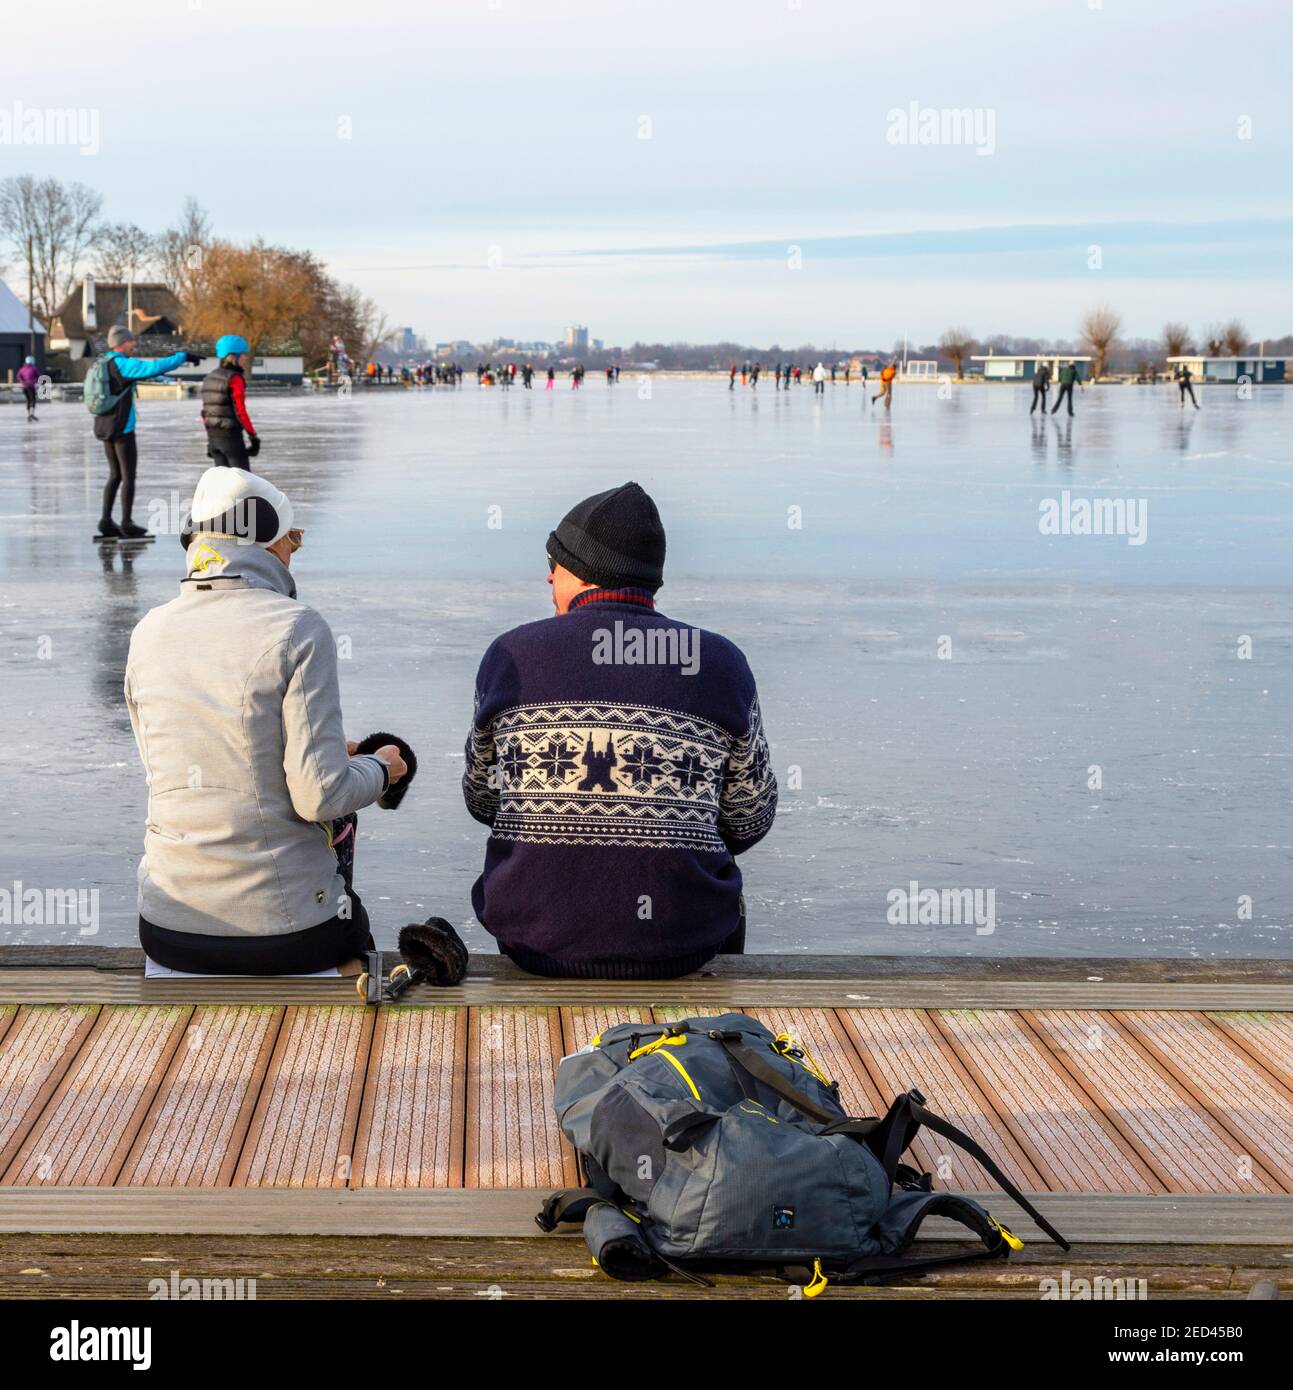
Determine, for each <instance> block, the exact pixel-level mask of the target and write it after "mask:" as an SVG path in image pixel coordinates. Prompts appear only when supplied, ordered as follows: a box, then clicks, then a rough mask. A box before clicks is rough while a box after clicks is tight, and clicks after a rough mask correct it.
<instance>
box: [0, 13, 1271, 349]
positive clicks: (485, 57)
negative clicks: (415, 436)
mask: <svg viewBox="0 0 1293 1390" xmlns="http://www.w3.org/2000/svg"><path fill="white" fill-rule="evenodd" d="M76 12H77V6H76V5H75V4H72V3H69V0H52V3H49V4H46V5H43V6H40V7H30V6H24V7H19V8H18V9H17V10H16V11H15V13H13V14H12V15H8V16H6V21H5V44H4V48H3V51H0V75H3V78H4V87H5V90H6V91H7V92H9V93H11V94H12V104H13V108H14V110H17V109H18V104H19V103H21V106H22V108H23V109H26V110H37V111H41V110H44V111H46V112H52V111H54V110H56V109H64V108H74V109H76V110H78V111H81V112H83V113H84V114H86V116H87V120H86V121H84V122H82V123H81V125H80V126H78V127H76V128H77V129H84V130H85V131H89V130H91V129H92V130H93V140H92V141H91V140H88V139H84V138H83V139H81V140H80V142H79V144H78V143H77V142H74V141H68V143H65V144H50V143H41V142H40V140H39V139H38V140H35V141H34V142H32V141H25V140H24V139H23V137H22V133H21V131H12V130H11V131H9V132H8V135H7V136H6V135H5V132H4V130H3V129H0V175H4V174H9V173H24V172H30V173H35V174H38V175H48V174H53V175H56V176H58V177H60V178H63V179H79V180H82V181H84V182H86V183H88V184H90V185H92V186H93V187H95V188H97V189H98V190H100V191H101V192H102V193H103V194H104V195H105V209H104V211H105V214H106V215H107V216H108V217H109V218H111V219H113V220H116V221H132V222H137V223H139V224H140V225H142V226H145V227H148V228H150V229H160V228H161V227H163V226H165V225H167V224H168V223H170V222H172V221H173V220H174V218H175V216H176V214H177V212H178V210H179V207H180V204H181V203H182V201H183V199H184V197H185V196H186V195H188V194H192V195H194V196H195V197H197V198H198V200H199V201H200V202H201V203H202V204H203V205H204V206H205V207H206V208H207V209H208V211H209V213H210V215H211V220H212V223H213V226H214V229H215V231H216V233H217V234H218V235H222V236H226V237H229V238H232V239H235V240H239V241H246V240H249V239H252V238H254V237H257V236H264V237H265V238H266V239H267V240H269V241H271V242H276V243H280V244H283V245H287V246H293V247H301V248H308V249H311V250H313V251H315V252H316V253H317V254H319V255H320V256H321V257H322V258H323V259H324V260H325V261H326V262H327V264H328V266H329V268H330V269H331V271H332V272H333V273H334V274H335V275H337V276H338V277H339V278H341V279H343V280H346V281H349V282H352V283H354V284H356V285H357V286H358V287H359V288H360V289H362V290H363V291H364V293H366V294H368V295H370V296H372V297H373V298H374V299H376V300H377V301H378V302H379V303H380V305H381V306H382V308H383V310H384V311H385V312H386V314H387V317H388V319H389V320H390V322H392V323H396V324H407V325H411V326H412V327H413V328H414V330H415V332H417V333H418V334H420V335H423V336H425V337H427V338H437V339H440V340H444V339H448V338H457V337H464V338H470V339H472V340H474V341H488V340H489V339H491V338H495V337H500V336H512V337H520V338H522V339H536V340H539V339H542V340H551V339H552V338H553V335H554V334H556V333H557V332H559V331H560V329H561V327H562V326H563V325H568V324H585V323H587V324H592V325H595V328H596V331H597V333H598V335H599V336H600V337H601V338H602V339H603V340H604V341H605V342H619V343H629V342H631V341H633V340H634V339H638V340H641V341H660V340H664V341H668V340H671V339H685V340H690V341H693V342H701V341H714V340H716V339H722V338H732V339H736V340H744V341H751V342H773V341H780V342H783V343H787V344H789V343H800V342H817V343H823V344H825V343H830V342H833V341H834V342H839V343H840V344H846V343H856V342H877V343H885V342H892V341H895V340H897V339H899V338H901V336H902V334H903V333H904V331H905V332H907V333H908V334H910V335H911V336H912V337H913V338H917V339H922V340H924V341H932V340H933V339H935V338H936V337H937V336H938V334H939V333H940V332H941V331H942V330H943V329H944V328H946V327H949V326H951V325H953V324H956V325H962V324H963V325H964V326H966V327H968V328H969V329H971V330H972V331H973V332H974V333H975V334H977V335H979V336H987V335H990V334H993V333H1007V334H1037V335H1039V336H1047V337H1072V336H1074V335H1076V333H1077V331H1078V324H1079V321H1080V319H1081V317H1082V315H1083V314H1084V313H1085V312H1086V311H1087V310H1088V309H1090V308H1091V307H1093V306H1094V305H1096V304H1099V303H1104V302H1107V303H1109V304H1111V305H1112V306H1113V307H1115V308H1116V309H1117V310H1118V311H1119V312H1120V313H1121V315H1122V318H1123V324H1124V329H1125V331H1126V332H1127V333H1128V334H1129V335H1131V336H1146V337H1148V336H1151V335H1153V334H1155V333H1157V332H1158V331H1159V329H1160V328H1161V327H1162V324H1163V322H1164V320H1166V319H1183V320H1185V321H1186V322H1188V323H1189V324H1190V325H1191V327H1192V328H1193V329H1194V330H1195V332H1196V333H1197V332H1200V331H1201V330H1202V328H1203V327H1204V326H1205V324H1207V323H1209V322H1212V321H1214V320H1218V319H1228V318H1232V317H1238V318H1240V319H1242V320H1243V321H1244V322H1245V324H1246V325H1247V326H1248V328H1249V331H1250V332H1251V333H1252V334H1253V335H1254V336H1258V337H1260V336H1274V335H1279V334H1282V333H1285V332H1288V331H1290V329H1293V269H1291V268H1290V266H1289V263H1288V256H1287V253H1286V247H1287V244H1288V242H1289V233H1290V230H1293V198H1291V195H1290V193H1289V190H1288V180H1287V176H1286V171H1287V169H1288V168H1289V167H1290V165H1291V164H1293V158H1291V156H1293V130H1291V129H1290V127H1289V123H1288V121H1287V118H1286V117H1287V96H1286V84H1287V78H1286V74H1285V71H1284V68H1285V61H1284V51H1285V46H1284V45H1282V44H1281V43H1279V42H1263V41H1262V39H1261V35H1262V33H1263V31H1267V30H1269V31H1270V32H1272V33H1278V32H1280V26H1281V25H1282V24H1283V21H1284V11H1283V9H1282V7H1277V6H1276V4H1275V3H1274V0H1256V3H1254V4H1253V5H1251V6H1250V7H1249V8H1248V9H1247V10H1246V11H1245V13H1244V16H1243V22H1242V23H1238V22H1236V20H1235V16H1234V15H1233V13H1231V12H1228V11H1226V10H1224V9H1220V8H1217V7H1215V6H1213V5H1210V4H1204V3H1202V2H1201V0H1183V3H1181V4H1178V5H1176V6H1175V7H1174V8H1173V9H1172V10H1171V12H1170V16H1165V14H1164V12H1163V11H1162V10H1161V9H1160V8H1158V7H1153V6H1148V5H1136V6H1133V5H1128V4H1125V3H1122V0H1103V3H1098V2H1097V3H1091V0H1042V2H1041V3H1037V2H1036V0H1033V2H1032V3H1028V2H1027V0H994V3H991V4H989V5H988V6H987V7H986V9H985V7H984V6H980V7H966V6H964V5H961V4H959V3H952V0H927V3H926V4H924V5H921V6H918V7H914V8H912V9H908V10H904V11H903V12H902V13H901V14H900V15H899V14H896V13H894V14H890V15H888V16H887V17H885V18H884V19H883V20H881V21H880V22H877V20H876V16H875V15H874V14H873V13H872V12H871V11H869V10H868V9H867V8H866V7H863V6H857V5H855V4H851V3H845V0H802V3H794V4H792V3H789V2H788V0H741V2H740V3H737V0H711V2H710V3H709V4H707V5H705V6H695V5H686V4H682V3H679V0H653V3H652V4H651V5H650V6H647V7H643V6H640V5H631V4H629V3H627V0H527V3H525V4H521V3H519V0H500V3H499V4H497V5H491V4H486V3H480V4H478V5H458V6H430V7H422V8H413V9H411V8H409V7H406V6H403V5H399V4H396V3H394V0H370V3H369V5H367V6H366V7H365V8H364V10H363V12H362V14H361V13H359V12H357V11H356V10H355V8H354V6H353V5H351V4H349V3H341V0H316V3H314V4H312V5H311V7H310V9H309V11H308V22H304V20H303V14H304V13H305V12H303V11H301V10H300V8H299V7H298V6H296V5H295V4H290V5H289V4H287V3H286V2H285V0H263V3H262V4H260V5H259V6H257V9H256V12H255V15H254V17H253V16H251V15H250V14H249V13H248V12H246V11H244V10H242V9H240V8H238V7H230V6H221V5H215V4H201V5H198V6H196V7H189V6H181V7H178V8H175V9H174V10H172V11H168V12H167V19H166V23H165V24H163V25H157V26H155V27H152V28H150V29H149V30H148V34H147V45H146V54H147V62H146V64H145V68H146V70H147V71H153V72H162V73H168V74H173V73H193V74H195V75H196V77H197V80H198V82H199V83H202V82H205V76H204V75H206V74H219V81H218V83H217V82H213V83H212V84H211V87H210V90H203V89H202V88H201V86H199V89H198V90H195V91H194V92H192V93H189V94H186V97H185V100H184V102H183V103H182V109H181V110H180V111H178V112H176V113H173V114H167V113H165V112H164V111H163V110H162V106H163V105H164V103H162V102H161V101H160V98H158V99H153V98H152V97H149V98H148V99H144V100H141V96H140V79H139V78H138V76H137V75H136V73H137V68H138V61H137V60H138V58H139V53H140V52H141V51H142V50H141V49H140V47H139V45H140V37H139V35H138V34H137V33H135V32H134V31H132V30H131V29H130V28H129V27H128V26H126V27H122V26H112V25H97V24H94V25H91V24H82V23H76V22H69V23H67V24H61V23H59V16H60V15H63V14H66V15H67V16H69V18H72V17H74V16H75V14H76ZM989 12H990V13H989ZM51 24H58V42H57V45H56V48H55V49H54V50H51V48H50V33H51ZM195 53H197V54H198V55H199V57H200V61H197V62H196V63H195V57H194V55H195ZM55 54H56V56H55ZM123 73H128V74H132V76H131V78H130V80H129V81H123V80H122V74H123ZM91 116H92V117H93V120H92V121H90V120H89V119H88V118H89V117H91ZM47 124H49V123H47ZM41 138H42V139H43V138H46V137H44V136H42V137H41ZM82 149H84V150H85V151H86V152H85V153H82Z"/></svg>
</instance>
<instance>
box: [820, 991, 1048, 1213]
mask: <svg viewBox="0 0 1293 1390" xmlns="http://www.w3.org/2000/svg"><path fill="white" fill-rule="evenodd" d="M838 1016H839V1018H840V1021H841V1022H842V1023H843V1024H844V1027H845V1028H846V1029H847V1031H848V1034H849V1037H850V1039H851V1040H852V1042H853V1046H854V1047H855V1048H856V1049H857V1052H858V1054H859V1056H860V1057H861V1058H862V1061H863V1063H864V1064H865V1066H866V1069H867V1071H868V1072H869V1073H870V1076H871V1079H872V1081H873V1082H874V1083H875V1086H876V1089H877V1090H878V1091H879V1092H880V1094H881V1096H882V1097H884V1106H885V1108H887V1107H888V1104H889V1102H890V1101H891V1100H892V1099H893V1097H894V1096H897V1095H901V1094H902V1093H903V1092H905V1091H909V1090H910V1089H911V1088H912V1087H913V1086H914V1087H915V1088H916V1089H917V1090H918V1091H920V1092H921V1094H922V1095H923V1096H924V1097H925V1099H926V1101H927V1102H928V1105H929V1109H930V1110H932V1111H933V1112H934V1113H935V1114H936V1115H941V1116H942V1117H943V1118H944V1119H945V1120H949V1121H950V1122H951V1123H952V1124H954V1125H956V1127H957V1128H958V1129H961V1130H964V1131H965V1133H966V1134H968V1135H970V1136H971V1138H974V1139H977V1140H978V1141H979V1143H980V1144H982V1145H983V1147H984V1148H985V1149H986V1150H987V1151H988V1152H989V1153H990V1154H991V1155H992V1156H993V1158H994V1159H996V1161H997V1163H998V1164H999V1165H1000V1167H1001V1169H1002V1171H1003V1172H1004V1173H1005V1174H1006V1175H1007V1176H1008V1177H1009V1178H1010V1179H1011V1180H1012V1181H1013V1182H1014V1183H1015V1185H1016V1186H1017V1187H1019V1188H1021V1189H1023V1190H1033V1191H1044V1190H1046V1183H1045V1181H1044V1179H1043V1178H1042V1176H1041V1174H1040V1173H1039V1172H1038V1171H1037V1169H1036V1167H1035V1166H1034V1164H1033V1163H1032V1162H1031V1160H1030V1159H1029V1158H1028V1156H1027V1155H1026V1154H1025V1153H1024V1151H1023V1149H1022V1148H1021V1147H1020V1146H1019V1144H1018V1143H1017V1141H1016V1140H1015V1137H1014V1135H1013V1134H1011V1132H1010V1130H1009V1129H1008V1128H1007V1127H1006V1126H1005V1125H1004V1124H1003V1123H1002V1121H1001V1117H1000V1116H999V1115H998V1114H997V1112H996V1109H995V1108H994V1107H993V1105H992V1102H991V1100H990V1099H989V1097H988V1096H986V1095H985V1094H984V1093H983V1091H982V1090H981V1089H980V1088H979V1086H978V1085H977V1084H976V1083H975V1081H974V1080H973V1078H972V1077H971V1076H970V1075H969V1073H968V1072H966V1070H965V1068H964V1067H963V1066H962V1065H961V1062H960V1059H959V1058H958V1057H957V1056H956V1054H955V1053H954V1052H953V1051H952V1049H951V1048H950V1047H948V1046H947V1045H946V1043H944V1041H943V1038H942V1035H941V1034H940V1033H939V1031H938V1029H937V1028H936V1027H935V1026H934V1025H933V1024H932V1023H931V1022H930V1020H929V1018H928V1016H927V1015H926V1014H925V1013H924V1011H923V1010H917V1009H841V1010H840V1011H839V1015H838ZM912 1151H913V1153H914V1155H915V1157H916V1160H917V1161H918V1162H919V1163H920V1164H921V1166H922V1167H924V1168H926V1169H928V1170H929V1171H930V1172H931V1173H933V1175H934V1178H935V1180H936V1182H937V1184H938V1186H940V1187H950V1188H956V1189H958V1190H961V1191H964V1190H965V1189H967V1188H971V1187H975V1188H991V1187H993V1186H994V1183H993V1180H992V1178H991V1176H990V1175H989V1174H987V1173H986V1172H984V1170H983V1169H982V1168H981V1167H980V1166H979V1164H978V1163H977V1162H976V1161H975V1160H974V1159H972V1158H971V1157H970V1156H969V1155H968V1154H966V1153H964V1152H963V1151H962V1150H961V1149H959V1148H957V1147H956V1146H955V1145H953V1144H950V1143H948V1142H947V1141H946V1140H945V1139H941V1138H939V1137H938V1136H937V1135H934V1134H932V1133H931V1132H929V1131H928V1130H926V1131H923V1132H922V1133H921V1134H920V1135H919V1136H918V1137H917V1139H916V1141H915V1143H914V1144H913V1145H912ZM998 1200H999V1198H998Z"/></svg>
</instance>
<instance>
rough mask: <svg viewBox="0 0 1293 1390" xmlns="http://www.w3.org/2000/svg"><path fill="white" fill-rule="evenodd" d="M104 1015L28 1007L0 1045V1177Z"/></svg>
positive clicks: (86, 1007) (88, 1008)
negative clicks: (96, 1021) (96, 1023)
mask: <svg viewBox="0 0 1293 1390" xmlns="http://www.w3.org/2000/svg"><path fill="white" fill-rule="evenodd" d="M98 1016H99V1008H98V1005H97V1004H76V1005H72V1006H70V1007H69V1006H66V1005H64V1006H62V1007H55V1006H54V1005H51V1004H38V1005H35V1006H31V1005H24V1006H23V1007H22V1008H20V1009H17V1010H15V1012H14V1013H13V1015H12V1017H11V1018H10V1019H9V1026H8V1029H7V1031H6V1032H5V1035H4V1039H3V1042H0V1176H2V1175H3V1174H4V1173H5V1171H6V1170H7V1169H8V1167H9V1165H10V1164H11V1163H12V1162H13V1158H14V1155H15V1154H16V1153H17V1152H18V1150H19V1148H21V1146H22V1142H23V1140H24V1139H25V1138H26V1137H27V1135H28V1133H29V1132H30V1131H31V1127H32V1126H33V1125H34V1124H35V1123H36V1120H37V1118H38V1117H39V1115H40V1114H41V1112H42V1111H43V1110H44V1108H45V1106H46V1104H47V1103H48V1101H49V1098H50V1096H51V1095H53V1093H54V1091H55V1089H56V1088H57V1086H58V1084H59V1082H60V1081H62V1079H63V1076H64V1074H65V1073H66V1071H67V1068H68V1067H69V1066H70V1065H71V1063H72V1059H73V1058H74V1057H75V1056H76V1054H77V1052H78V1051H79V1050H80V1048H81V1047H82V1046H83V1044H84V1043H85V1040H86V1038H87V1037H89V1035H90V1030H91V1028H93V1027H94V1021H95V1019H96V1018H97V1017H98Z"/></svg>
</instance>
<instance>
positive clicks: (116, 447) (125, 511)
mask: <svg viewBox="0 0 1293 1390" xmlns="http://www.w3.org/2000/svg"><path fill="white" fill-rule="evenodd" d="M103 452H104V454H105V455H106V456H107V459H108V482H107V485H106V486H105V487H104V489H103V512H102V516H103V519H104V520H105V521H108V520H110V519H111V517H112V508H113V506H114V504H115V503H116V500H117V489H118V488H120V489H121V520H122V522H123V523H124V522H127V521H129V520H130V519H131V518H130V514H131V512H132V511H133V510H134V506H135V469H136V467H137V466H138V464H139V450H138V448H137V447H136V445H135V436H134V434H133V432H132V433H130V434H119V435H117V437H116V438H115V439H105V440H104V441H103Z"/></svg>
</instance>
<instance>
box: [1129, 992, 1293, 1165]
mask: <svg viewBox="0 0 1293 1390" xmlns="http://www.w3.org/2000/svg"><path fill="white" fill-rule="evenodd" d="M1119 1022H1120V1023H1121V1024H1122V1025H1123V1027H1125V1028H1126V1029H1128V1031H1130V1032H1131V1033H1132V1034H1134V1035H1135V1037H1136V1038H1137V1039H1138V1040H1139V1042H1140V1043H1141V1045H1142V1046H1143V1047H1144V1048H1145V1049H1146V1051H1148V1052H1149V1053H1150V1055H1151V1056H1152V1057H1153V1058H1154V1059H1155V1061H1157V1062H1158V1064H1159V1066H1160V1067H1162V1068H1163V1070H1164V1071H1165V1072H1167V1073H1168V1074H1169V1075H1170V1076H1171V1077H1172V1079H1173V1080H1174V1081H1175V1082H1176V1084H1177V1086H1178V1087H1179V1088H1180V1089H1181V1090H1182V1091H1184V1092H1185V1094H1186V1095H1188V1096H1189V1097H1190V1098H1191V1099H1192V1100H1194V1101H1195V1102H1196V1103H1197V1104H1198V1105H1200V1106H1201V1107H1203V1108H1205V1109H1206V1110H1207V1111H1208V1113H1209V1114H1210V1115H1211V1116H1212V1117H1213V1118H1214V1119H1215V1120H1216V1121H1217V1122H1218V1123H1219V1124H1220V1125H1221V1126H1222V1127H1223V1128H1224V1129H1225V1130H1226V1131H1227V1132H1228V1133H1229V1134H1230V1135H1231V1136H1232V1137H1233V1138H1234V1140H1235V1141H1236V1143H1237V1144H1238V1145H1240V1146H1241V1151H1242V1150H1244V1149H1247V1150H1251V1151H1252V1152H1253V1153H1254V1154H1256V1155H1257V1156H1258V1157H1259V1158H1260V1160H1261V1163H1262V1166H1263V1167H1264V1168H1265V1169H1266V1171H1267V1172H1268V1173H1270V1174H1271V1175H1272V1176H1273V1177H1274V1178H1276V1179H1277V1180H1278V1182H1279V1183H1280V1185H1281V1186H1282V1187H1283V1188H1284V1190H1285V1191H1286V1192H1293V1094H1290V1093H1289V1092H1288V1091H1286V1090H1285V1089H1284V1087H1283V1086H1281V1085H1280V1083H1279V1082H1278V1081H1277V1080H1275V1079H1274V1078H1273V1077H1271V1076H1270V1075H1268V1074H1267V1072H1266V1071H1265V1070H1264V1069H1263V1068H1261V1067H1260V1066H1258V1065H1257V1064H1256V1063H1255V1062H1253V1061H1252V1060H1251V1059H1250V1058H1249V1056H1248V1054H1247V1053H1246V1052H1245V1051H1244V1050H1243V1049H1242V1048H1236V1047H1232V1046H1230V1044H1229V1042H1228V1040H1227V1038H1226V1035H1225V1034H1224V1033H1223V1032H1221V1030H1220V1029H1218V1028H1215V1027H1213V1025H1212V1024H1211V1023H1209V1021H1208V1019H1207V1016H1206V1015H1202V1014H1175V1013H1165V1012H1153V1013H1125V1014H1120V1015H1119Z"/></svg>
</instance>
